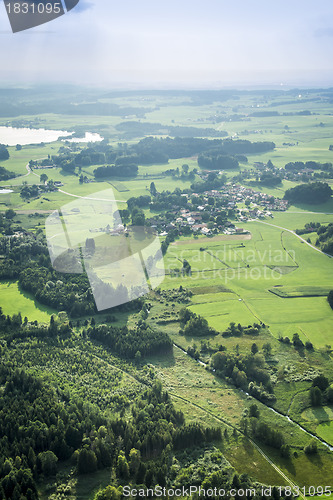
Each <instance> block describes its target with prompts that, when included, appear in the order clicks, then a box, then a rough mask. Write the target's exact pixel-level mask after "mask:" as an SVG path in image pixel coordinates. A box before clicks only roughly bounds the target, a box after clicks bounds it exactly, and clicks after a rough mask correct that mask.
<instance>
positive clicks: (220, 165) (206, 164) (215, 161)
mask: <svg viewBox="0 0 333 500" xmlns="http://www.w3.org/2000/svg"><path fill="white" fill-rule="evenodd" d="M198 165H199V167H200V168H205V169H208V170H231V169H236V168H238V167H239V163H238V161H237V160H236V158H233V157H232V156H227V155H221V154H214V153H205V154H201V155H199V157H198Z"/></svg>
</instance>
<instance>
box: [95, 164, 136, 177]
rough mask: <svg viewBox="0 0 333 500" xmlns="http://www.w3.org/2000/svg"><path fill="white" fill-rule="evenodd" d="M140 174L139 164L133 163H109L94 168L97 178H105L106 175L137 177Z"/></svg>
mask: <svg viewBox="0 0 333 500" xmlns="http://www.w3.org/2000/svg"><path fill="white" fill-rule="evenodd" d="M137 174H138V166H137V165H135V164H132V165H126V166H125V165H123V166H122V165H112V166H110V165H108V166H106V167H98V168H96V169H95V170H94V176H95V179H103V178H105V177H135V176H136V175H137Z"/></svg>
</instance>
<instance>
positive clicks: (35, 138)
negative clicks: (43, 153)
mask: <svg viewBox="0 0 333 500" xmlns="http://www.w3.org/2000/svg"><path fill="white" fill-rule="evenodd" d="M73 133H74V132H67V131H66V130H46V129H45V128H39V129H36V128H21V127H20V128H18V127H3V126H0V144H5V145H8V146H16V144H21V145H22V146H25V145H27V144H40V143H41V142H45V143H47V142H54V141H57V140H58V139H59V137H70V136H71V135H72V134H73ZM68 140H69V141H70V142H97V141H102V140H103V137H101V136H100V135H99V134H93V133H91V132H86V134H85V137H84V138H79V139H76V138H72V139H68Z"/></svg>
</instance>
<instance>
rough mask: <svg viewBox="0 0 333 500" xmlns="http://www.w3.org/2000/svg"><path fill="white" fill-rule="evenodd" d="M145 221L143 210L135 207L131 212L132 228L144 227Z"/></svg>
mask: <svg viewBox="0 0 333 500" xmlns="http://www.w3.org/2000/svg"><path fill="white" fill-rule="evenodd" d="M145 221H146V217H145V214H144V212H143V210H141V209H140V208H137V207H135V208H134V210H133V211H132V225H133V226H144V225H145Z"/></svg>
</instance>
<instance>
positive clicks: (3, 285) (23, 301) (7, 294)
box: [0, 281, 57, 323]
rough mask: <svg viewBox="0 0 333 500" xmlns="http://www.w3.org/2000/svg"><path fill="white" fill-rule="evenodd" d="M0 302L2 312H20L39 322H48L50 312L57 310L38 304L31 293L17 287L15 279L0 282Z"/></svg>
mask: <svg viewBox="0 0 333 500" xmlns="http://www.w3.org/2000/svg"><path fill="white" fill-rule="evenodd" d="M0 304H1V307H2V311H3V313H4V314H9V315H10V316H11V315H13V314H17V313H19V312H20V313H21V315H22V318H24V317H25V316H26V317H27V318H28V320H29V321H34V320H37V321H39V322H41V323H49V321H50V316H51V314H57V311H55V310H53V309H52V308H50V307H47V306H44V305H42V304H39V303H38V302H37V301H36V300H35V299H34V298H33V296H32V295H30V294H29V293H27V292H23V291H21V290H20V289H19V286H18V283H17V282H15V281H5V282H4V281H2V282H0Z"/></svg>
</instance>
